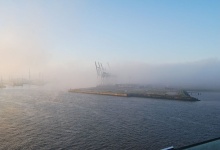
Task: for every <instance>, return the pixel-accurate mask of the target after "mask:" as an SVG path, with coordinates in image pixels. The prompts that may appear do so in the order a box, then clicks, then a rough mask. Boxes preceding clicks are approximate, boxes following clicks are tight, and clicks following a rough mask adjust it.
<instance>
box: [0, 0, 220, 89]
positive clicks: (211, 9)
mask: <svg viewBox="0 0 220 150" xmlns="http://www.w3.org/2000/svg"><path fill="white" fill-rule="evenodd" d="M0 56H1V59H0V74H1V75H3V77H5V78H7V77H8V75H10V76H14V77H18V76H19V77H21V76H27V75H28V73H27V72H28V70H29V68H31V72H32V76H34V74H35V76H38V74H39V72H40V73H41V72H42V73H43V74H45V76H47V77H48V78H49V79H51V78H53V79H54V81H55V83H58V81H60V82H59V83H62V84H64V85H65V86H66V85H70V87H71V86H73V85H75V86H76V85H78V86H79V87H80V86H83V85H82V84H85V85H84V86H90V85H95V82H96V80H95V79H96V72H95V68H94V61H100V62H102V63H103V64H106V63H107V62H108V63H109V64H110V65H111V66H112V68H113V69H115V72H116V73H115V74H117V75H118V78H121V79H125V80H126V81H124V82H125V83H126V82H128V81H129V82H130V81H131V78H132V79H133V80H134V82H138V83H146V84H147V83H154V82H155V83H157V82H161V83H164V84H167V85H169V84H171V83H172V84H173V85H180V84H184V85H185V84H189V85H190V84H192V83H193V81H195V83H194V85H199V86H201V85H207V83H210V87H211V86H213V85H214V83H215V84H219V83H216V81H219V75H220V74H219V71H218V69H216V67H217V68H219V64H220V60H219V57H220V1H219V0H178V1H177V0H62V1H61V0H35V1H29V0H19V1H16V0H7V1H0ZM190 68H191V69H190ZM113 69H112V70H113ZM170 70H171V71H170ZM173 72H175V73H174V74H173ZM133 73H134V74H133ZM64 79H66V82H64V81H63V80H64ZM196 79H197V80H198V81H197V80H196ZM118 80H119V79H118ZM70 81H71V83H70ZM180 81H181V83H179V82H180ZM121 82H122V81H121ZM59 86H60V85H59Z"/></svg>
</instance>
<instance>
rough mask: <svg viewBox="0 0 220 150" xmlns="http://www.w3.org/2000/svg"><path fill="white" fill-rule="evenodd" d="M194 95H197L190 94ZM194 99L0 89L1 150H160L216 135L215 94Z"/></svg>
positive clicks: (218, 103)
mask: <svg viewBox="0 0 220 150" xmlns="http://www.w3.org/2000/svg"><path fill="white" fill-rule="evenodd" d="M194 96H196V97H198V95H196V94H195V95H194ZM199 98H200V99H201V101H199V102H184V101H174V100H160V99H149V98H127V97H113V96H102V95H87V94H77V93H68V92H66V91H52V90H41V89H37V88H35V89H33V88H30V89H29V88H17V89H13V88H12V89H1V90H0V143H1V144H0V149H151V150H154V149H161V148H164V147H168V146H174V147H181V146H185V145H189V144H193V143H196V142H201V141H204V140H209V139H212V138H216V137H219V136H220V128H219V127H220V109H219V108H220V93H216V92H203V93H202V95H199Z"/></svg>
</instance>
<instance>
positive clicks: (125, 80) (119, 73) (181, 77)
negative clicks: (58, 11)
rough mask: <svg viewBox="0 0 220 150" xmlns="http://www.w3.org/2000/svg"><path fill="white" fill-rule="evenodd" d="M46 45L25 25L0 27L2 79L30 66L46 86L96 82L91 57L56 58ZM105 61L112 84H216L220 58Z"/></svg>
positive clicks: (25, 72) (22, 74)
mask: <svg viewBox="0 0 220 150" xmlns="http://www.w3.org/2000/svg"><path fill="white" fill-rule="evenodd" d="M48 47H50V45H47V44H45V43H44V42H43V41H42V40H41V39H40V38H39V37H38V36H37V35H34V34H32V33H31V32H30V30H28V29H23V28H20V29H19V28H15V27H10V28H9V27H7V28H5V29H4V30H1V34H0V55H1V59H0V75H1V77H2V78H3V80H8V79H9V78H28V77H29V70H30V74H31V79H33V80H34V79H38V78H40V77H41V78H43V79H44V80H45V81H46V82H47V85H46V87H48V88H58V89H69V88H80V87H91V86H96V85H97V84H98V81H97V75H96V69H95V64H94V61H95V60H94V61H83V60H74V59H72V60H71V59H68V60H65V61H57V58H54V55H53V53H52V51H50V50H48V49H47V48H48ZM97 59H98V58H97ZM106 62H107V61H106ZM108 62H109V63H110V66H111V68H108V69H107V72H109V73H111V74H112V75H114V77H112V78H113V79H112V80H113V82H112V84H115V83H120V84H121V83H122V84H144V85H161V86H170V87H182V88H205V89H206V88H208V89H216V88H220V69H218V68H220V61H219V60H218V59H217V58H211V59H204V60H197V61H192V62H183V63H162V62H158V63H156V64H153V63H148V62H144V61H143V62H141V61H140V62H137V61H133V60H130V61H129V62H128V61H123V60H122V61H121V62H117V63H115V62H114V63H111V61H109V60H108ZM104 64H105V62H103V65H104ZM104 66H105V65H104ZM106 66H107V65H106Z"/></svg>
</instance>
